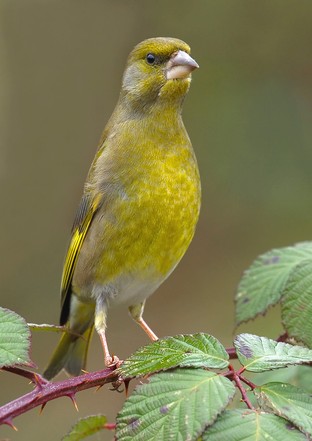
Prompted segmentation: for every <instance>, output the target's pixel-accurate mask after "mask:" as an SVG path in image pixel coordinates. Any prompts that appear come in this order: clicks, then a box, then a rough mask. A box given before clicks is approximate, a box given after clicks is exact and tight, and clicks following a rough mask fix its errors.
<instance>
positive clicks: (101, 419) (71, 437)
mask: <svg viewBox="0 0 312 441" xmlns="http://www.w3.org/2000/svg"><path fill="white" fill-rule="evenodd" d="M106 422H107V419H106V417H105V416H104V415H90V416H88V417H86V418H81V420H79V421H77V423H76V424H75V425H74V426H73V427H72V428H71V430H70V432H69V433H68V434H67V435H65V436H64V437H63V438H62V441H79V440H81V439H84V438H86V437H87V436H90V435H92V434H93V433H96V432H99V431H100V430H102V429H104V428H105V424H106Z"/></svg>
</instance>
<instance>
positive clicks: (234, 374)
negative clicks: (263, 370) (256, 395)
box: [225, 365, 257, 409]
mask: <svg viewBox="0 0 312 441" xmlns="http://www.w3.org/2000/svg"><path fill="white" fill-rule="evenodd" d="M225 375H226V376H227V377H229V378H230V379H231V380H232V381H234V383H235V385H236V387H237V388H238V389H239V391H240V393H241V396H242V401H243V402H244V403H245V404H246V406H247V407H248V408H249V409H254V406H253V405H252V403H251V401H250V400H249V398H248V396H247V391H246V389H245V388H244V386H243V384H242V382H244V383H246V384H248V386H249V387H250V388H251V389H255V387H257V386H256V385H255V384H254V383H252V382H251V381H249V380H247V379H246V378H244V377H242V376H241V372H240V371H235V369H234V368H233V366H231V365H230V366H229V371H228V372H226V373H225Z"/></svg>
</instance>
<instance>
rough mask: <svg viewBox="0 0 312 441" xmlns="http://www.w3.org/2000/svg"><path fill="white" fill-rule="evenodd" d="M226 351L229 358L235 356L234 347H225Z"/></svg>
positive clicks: (234, 357) (231, 358)
mask: <svg viewBox="0 0 312 441" xmlns="http://www.w3.org/2000/svg"><path fill="white" fill-rule="evenodd" d="M226 352H227V353H228V356H229V357H230V360H233V359H236V358H237V353H236V349H235V348H227V349H226Z"/></svg>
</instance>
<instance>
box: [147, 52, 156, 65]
mask: <svg viewBox="0 0 312 441" xmlns="http://www.w3.org/2000/svg"><path fill="white" fill-rule="evenodd" d="M155 60H156V57H155V55H154V54H147V55H146V61H147V62H148V64H154V63H155Z"/></svg>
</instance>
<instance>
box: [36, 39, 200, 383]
mask: <svg viewBox="0 0 312 441" xmlns="http://www.w3.org/2000/svg"><path fill="white" fill-rule="evenodd" d="M196 68H198V64H197V63H196V61H194V60H193V58H191V56H190V48H189V46H188V45H187V44H186V43H184V42H183V41H181V40H178V39H175V38H151V39H148V40H145V41H143V42H141V43H139V44H138V45H137V46H136V47H135V48H134V49H133V51H132V52H131V53H130V55H129V58H128V61H127V65H126V68H125V72H124V75H123V79H122V85H121V92H120V96H119V100H118V102H117V105H116V108H115V110H114V112H113V114H112V116H111V118H110V120H109V122H108V124H107V125H106V127H105V130H104V132H103V135H102V138H101V140H100V144H99V149H98V151H97V153H96V156H95V158H94V161H93V163H92V165H91V168H90V171H89V174H88V176H87V180H86V183H85V186H84V191H83V196H82V200H81V203H80V206H79V208H78V211H77V214H76V218H75V221H74V225H73V229H72V236H71V241H70V244H69V247H68V251H67V255H66V259H65V264H64V270H63V276H62V284H61V295H62V310H61V318H60V323H61V325H65V324H66V327H67V328H68V329H69V331H70V332H65V333H64V334H63V336H62V337H61V340H60V342H59V344H58V346H57V348H56V350H55V352H54V354H53V355H52V359H51V361H50V363H49V365H48V367H47V368H46V370H45V372H44V374H43V375H44V376H45V377H46V378H47V379H51V378H53V377H54V376H55V375H57V374H58V373H59V372H60V371H61V369H65V371H67V373H69V374H70V375H79V374H80V373H81V370H83V369H84V367H85V363H86V356H87V350H88V345H89V341H90V338H91V335H92V331H93V327H95V329H96V331H97V332H98V334H99V337H100V339H101V343H102V346H103V350H104V363H105V365H106V366H109V365H112V364H115V363H117V362H118V358H117V357H115V356H114V357H111V355H110V353H109V350H108V345H107V341H106V337H105V330H106V317H107V310H108V308H109V307H111V306H115V305H119V304H124V305H126V306H128V308H129V311H130V314H131V316H132V318H133V319H134V320H135V321H136V322H137V323H138V324H139V325H140V326H141V327H142V328H143V329H144V331H145V332H146V333H147V334H148V336H149V337H150V338H151V339H152V340H156V339H157V336H156V335H155V334H154V332H153V331H152V330H151V329H150V328H149V326H148V325H147V324H146V322H145V321H144V320H143V317H142V314H143V309H144V304H145V300H146V298H147V297H149V296H150V295H151V294H152V293H153V292H154V291H155V290H156V289H157V288H158V287H159V285H160V284H161V283H162V282H163V281H164V280H165V279H166V278H167V277H168V276H169V275H170V273H171V272H172V271H173V270H174V268H175V267H176V265H177V264H178V263H179V261H180V260H181V258H182V256H183V255H184V253H185V251H186V250H187V248H188V246H189V244H190V242H191V240H192V237H193V235H194V231H195V227H196V223H197V220H198V215H199V209H200V179H199V172H198V167H197V162H196V158H195V154H194V151H193V149H192V145H191V142H190V139H189V136H188V134H187V132H186V130H185V127H184V125H183V122H182V117H181V110H182V104H183V101H184V97H185V95H186V94H187V92H188V90H189V87H190V83H191V72H192V71H193V70H194V69H196Z"/></svg>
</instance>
